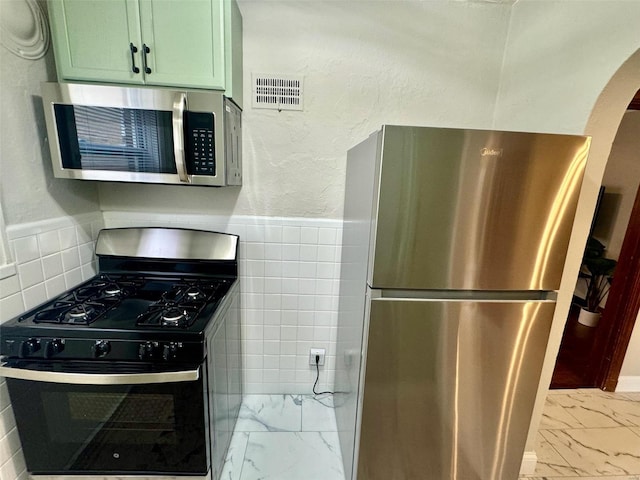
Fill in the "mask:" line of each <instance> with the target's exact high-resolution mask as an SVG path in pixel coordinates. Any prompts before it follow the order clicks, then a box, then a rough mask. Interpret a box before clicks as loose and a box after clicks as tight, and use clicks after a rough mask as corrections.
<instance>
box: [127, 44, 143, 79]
mask: <svg viewBox="0 0 640 480" xmlns="http://www.w3.org/2000/svg"><path fill="white" fill-rule="evenodd" d="M129 51H130V52H131V71H132V72H133V73H140V69H139V68H138V67H136V58H135V57H134V55H133V54H134V53H138V47H136V46H135V45H134V44H133V43H129Z"/></svg>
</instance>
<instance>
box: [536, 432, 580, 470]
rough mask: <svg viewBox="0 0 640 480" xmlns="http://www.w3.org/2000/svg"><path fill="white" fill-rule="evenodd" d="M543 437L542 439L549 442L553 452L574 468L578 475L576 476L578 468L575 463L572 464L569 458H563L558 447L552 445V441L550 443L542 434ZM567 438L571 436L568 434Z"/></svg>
mask: <svg viewBox="0 0 640 480" xmlns="http://www.w3.org/2000/svg"><path fill="white" fill-rule="evenodd" d="M543 438H544V439H545V441H546V442H547V443H548V444H549V447H551V449H552V450H553V451H554V452H556V453H557V454H558V456H559V457H560V458H561V459H563V460H564V461H565V462H567V465H569V468H571V469H572V470H574V471H575V472H576V475H578V476H579V473H578V470H577V469H576V468H577V467H576V466H575V465H573V464H572V463H571V462H570V461H569V460H567V459H566V458H565V456H564V455H562V453H560V451H559V450H558V449H557V448H556V447H555V446H554V445H553V443H551V442H550V441H549V439H547V438H545V437H544V436H543ZM569 438H571V437H570V436H569Z"/></svg>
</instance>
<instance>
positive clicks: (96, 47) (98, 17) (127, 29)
mask: <svg viewBox="0 0 640 480" xmlns="http://www.w3.org/2000/svg"><path fill="white" fill-rule="evenodd" d="M48 5H49V15H50V16H51V31H52V36H53V45H54V51H55V55H56V66H57V68H58V77H59V79H60V80H88V81H101V82H117V83H144V75H143V73H142V69H140V71H139V73H135V72H134V71H133V68H132V67H133V65H132V56H131V51H130V47H129V44H130V43H133V44H134V45H135V46H136V47H137V48H138V52H137V53H136V54H135V56H134V59H133V61H135V64H136V66H138V67H140V62H141V59H142V57H141V55H140V53H141V52H140V47H141V45H142V42H141V36H140V16H139V9H138V3H137V1H136V0H91V1H87V0H50V1H49V3H48Z"/></svg>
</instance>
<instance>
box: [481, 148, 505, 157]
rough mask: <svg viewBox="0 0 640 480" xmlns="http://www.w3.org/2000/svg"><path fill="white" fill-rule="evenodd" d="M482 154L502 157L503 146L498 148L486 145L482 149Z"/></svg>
mask: <svg viewBox="0 0 640 480" xmlns="http://www.w3.org/2000/svg"><path fill="white" fill-rule="evenodd" d="M480 154H481V155H482V156H483V157H501V156H502V148H500V149H497V148H487V147H484V148H483V149H482V150H480Z"/></svg>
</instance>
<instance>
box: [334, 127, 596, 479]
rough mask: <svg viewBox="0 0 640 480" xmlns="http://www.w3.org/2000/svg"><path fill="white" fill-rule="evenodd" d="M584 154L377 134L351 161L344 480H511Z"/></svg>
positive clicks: (483, 136)
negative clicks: (345, 479)
mask: <svg viewBox="0 0 640 480" xmlns="http://www.w3.org/2000/svg"><path fill="white" fill-rule="evenodd" d="M589 143H590V140H589V138H587V137H580V136H568V135H552V134H531V133H517V132H497V131H483V130H459V129H443V128H425V127H403V126H384V127H383V128H382V129H381V130H380V131H378V132H376V133H374V134H373V135H371V136H370V137H369V138H368V139H367V140H365V141H364V142H362V143H361V144H359V145H357V146H356V147H354V148H352V149H351V150H349V153H348V157H347V180H346V194H345V211H344V219H345V222H344V230H343V244H342V265H341V283H340V301H339V313H338V344H337V364H336V390H337V391H338V392H340V393H338V394H337V395H336V397H335V405H336V417H337V421H338V430H339V436H340V444H341V449H342V455H343V460H344V466H345V473H346V478H347V479H348V480H352V479H357V480H515V479H516V478H517V477H518V472H519V470H520V465H521V462H522V456H523V453H524V447H525V442H526V437H527V433H528V428H529V422H530V419H531V413H532V410H533V405H534V400H535V396H536V390H537V387H538V383H539V380H540V373H541V369H542V362H543V357H544V354H545V349H546V345H547V341H548V336H549V330H550V327H551V320H552V317H553V313H554V309H555V297H556V290H557V289H558V288H559V285H560V278H561V275H562V269H563V266H564V261H565V257H566V252H567V246H568V243H569V236H570V232H571V228H572V225H573V219H574V215H575V209H576V204H577V200H578V193H579V190H580V186H581V182H582V176H583V170H584V165H585V163H586V159H587V153H588V150H589Z"/></svg>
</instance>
